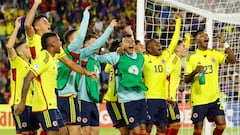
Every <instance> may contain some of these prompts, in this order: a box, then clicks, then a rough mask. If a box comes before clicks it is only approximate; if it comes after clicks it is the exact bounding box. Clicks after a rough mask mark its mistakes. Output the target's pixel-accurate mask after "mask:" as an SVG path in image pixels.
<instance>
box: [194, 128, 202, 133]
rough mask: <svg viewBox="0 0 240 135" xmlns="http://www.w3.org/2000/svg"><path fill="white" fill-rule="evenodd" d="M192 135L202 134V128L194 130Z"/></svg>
mask: <svg viewBox="0 0 240 135" xmlns="http://www.w3.org/2000/svg"><path fill="white" fill-rule="evenodd" d="M194 133H195V134H201V133H202V128H194Z"/></svg>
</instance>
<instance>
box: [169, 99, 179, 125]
mask: <svg viewBox="0 0 240 135" xmlns="http://www.w3.org/2000/svg"><path fill="white" fill-rule="evenodd" d="M174 122H180V112H179V108H178V104H177V103H176V105H175V107H174V108H173V107H172V106H171V105H168V123H169V124H171V123H174Z"/></svg>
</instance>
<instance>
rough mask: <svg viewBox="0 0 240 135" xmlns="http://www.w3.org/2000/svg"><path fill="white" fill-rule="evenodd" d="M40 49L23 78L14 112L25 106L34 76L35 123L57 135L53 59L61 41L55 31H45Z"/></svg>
mask: <svg viewBox="0 0 240 135" xmlns="http://www.w3.org/2000/svg"><path fill="white" fill-rule="evenodd" d="M41 40H42V49H43V50H42V51H41V52H40V53H39V55H38V57H37V58H36V59H35V60H34V62H33V63H32V66H31V68H30V70H29V71H28V73H27V76H26V77H25V78H24V83H23V88H22V97H21V101H20V103H19V105H18V106H17V108H16V111H15V113H16V114H17V115H20V114H21V113H22V111H23V109H24V108H25V103H26V95H27V92H28V89H29V85H30V82H31V81H32V80H33V79H34V78H35V79H36V81H37V83H36V85H35V88H34V95H33V98H32V112H33V117H32V118H31V119H33V120H35V121H36V123H35V124H41V126H42V128H43V130H44V131H45V132H47V134H49V135H57V134H58V130H59V125H58V121H57V96H56V93H55V88H56V85H57V84H56V77H57V65H56V62H55V61H54V56H55V54H56V53H60V46H61V41H60V39H59V37H58V36H57V34H56V33H52V32H49V33H45V34H44V35H43V36H42V38H41Z"/></svg>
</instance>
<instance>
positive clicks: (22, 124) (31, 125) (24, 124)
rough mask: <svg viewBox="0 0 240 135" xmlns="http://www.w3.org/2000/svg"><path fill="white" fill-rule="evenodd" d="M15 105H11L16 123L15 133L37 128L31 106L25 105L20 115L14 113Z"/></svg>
mask: <svg viewBox="0 0 240 135" xmlns="http://www.w3.org/2000/svg"><path fill="white" fill-rule="evenodd" d="M14 108H15V106H11V110H12V116H13V119H14V121H15V125H16V133H18V134H20V133H22V132H25V131H33V130H37V129H39V125H38V124H36V123H35V122H34V121H33V119H32V107H31V106H25V109H24V111H23V112H22V114H21V115H20V116H18V115H15V113H14V111H15V109H14Z"/></svg>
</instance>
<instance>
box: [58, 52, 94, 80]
mask: <svg viewBox="0 0 240 135" xmlns="http://www.w3.org/2000/svg"><path fill="white" fill-rule="evenodd" d="M59 60H61V61H62V62H63V63H64V64H65V65H66V66H68V67H69V68H70V69H72V70H73V71H75V72H78V73H80V74H84V75H86V76H88V77H91V78H93V79H96V78H97V75H96V73H91V72H88V71H87V70H85V69H84V68H82V67H80V66H79V65H78V64H76V63H75V62H73V61H71V60H70V59H69V58H68V57H67V56H66V55H65V56H63V57H61V58H60V59H59Z"/></svg>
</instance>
